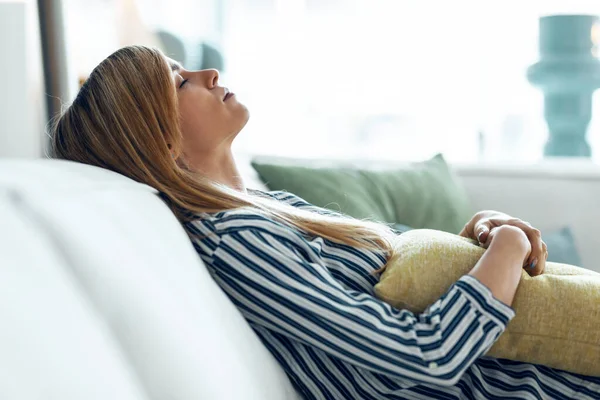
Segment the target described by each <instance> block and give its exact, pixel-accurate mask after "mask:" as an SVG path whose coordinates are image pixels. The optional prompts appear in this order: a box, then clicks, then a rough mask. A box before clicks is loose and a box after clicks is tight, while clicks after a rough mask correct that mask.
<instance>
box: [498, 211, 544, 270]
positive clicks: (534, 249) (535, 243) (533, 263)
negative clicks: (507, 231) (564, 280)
mask: <svg viewBox="0 0 600 400" xmlns="http://www.w3.org/2000/svg"><path fill="white" fill-rule="evenodd" d="M506 224H507V225H512V226H515V227H517V228H520V229H522V230H523V232H525V234H526V235H527V238H528V239H529V242H530V243H531V253H530V254H529V257H528V258H527V259H526V260H525V263H524V266H523V267H524V268H525V271H527V273H528V274H529V275H531V276H536V275H539V274H541V273H542V272H543V271H544V268H546V258H547V257H548V247H547V246H546V243H544V241H543V240H542V233H541V232H540V230H539V229H536V228H534V227H532V226H531V224H529V223H528V222H525V221H521V220H520V219H518V218H511V219H509V220H508V221H506Z"/></svg>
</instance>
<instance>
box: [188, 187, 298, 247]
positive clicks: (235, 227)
mask: <svg viewBox="0 0 600 400" xmlns="http://www.w3.org/2000/svg"><path fill="white" fill-rule="evenodd" d="M270 193H272V192H270ZM279 196H284V195H283V192H282V194H280V195H279ZM186 229H187V230H188V232H191V233H192V234H193V235H194V236H196V237H198V236H201V237H207V236H212V237H214V238H215V239H216V240H217V241H220V239H221V238H223V237H224V236H227V235H237V234H245V235H248V234H258V235H260V236H265V235H266V236H276V237H277V238H279V239H281V240H286V241H298V240H303V235H302V234H301V232H300V231H299V230H298V229H296V228H293V227H290V226H289V225H287V224H285V223H283V222H281V221H278V220H276V219H274V218H273V217H271V216H268V215H265V214H264V213H262V212H260V211H259V210H256V209H253V208H250V207H248V208H237V209H232V210H226V211H221V212H218V213H215V214H203V215H200V216H199V218H197V219H195V220H193V221H190V222H188V223H187V224H186Z"/></svg>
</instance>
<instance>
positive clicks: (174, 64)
mask: <svg viewBox="0 0 600 400" xmlns="http://www.w3.org/2000/svg"><path fill="white" fill-rule="evenodd" d="M170 64H171V71H172V72H178V71H179V70H180V69H181V64H179V63H178V62H176V61H171V62H170Z"/></svg>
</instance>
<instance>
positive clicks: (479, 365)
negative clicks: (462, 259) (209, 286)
mask: <svg viewBox="0 0 600 400" xmlns="http://www.w3.org/2000/svg"><path fill="white" fill-rule="evenodd" d="M252 193H253V194H255V195H259V196H268V197H271V198H273V199H275V200H277V201H281V202H285V203H288V204H290V205H292V206H294V207H299V208H303V209H308V210H312V211H315V212H324V210H323V209H320V208H317V207H315V206H313V205H311V204H309V203H307V202H306V201H304V200H303V199H301V198H299V197H297V196H295V195H293V194H290V193H286V192H261V191H252ZM185 228H186V230H187V232H188V234H189V235H190V237H191V239H192V242H193V244H194V247H195V248H196V250H197V252H198V253H199V255H200V256H201V258H202V260H203V261H204V263H205V264H206V266H207V268H208V269H209V271H210V273H211V275H212V277H213V278H214V279H215V280H216V282H217V283H218V284H219V285H220V286H221V288H222V289H223V290H224V291H225V293H226V294H227V295H228V296H229V298H230V299H231V300H232V301H233V302H234V303H235V305H236V306H237V307H238V308H239V309H240V311H241V312H242V314H243V315H244V317H245V318H246V320H247V321H248V322H249V323H250V325H251V326H252V328H253V329H254V331H255V332H256V333H257V334H258V336H259V337H260V338H261V340H262V341H263V343H264V344H265V345H266V347H267V348H268V349H269V351H270V352H271V353H272V354H273V355H274V356H275V358H276V359H277V360H278V362H279V363H280V364H281V366H282V367H283V368H284V369H285V371H286V373H287V375H288V376H289V378H290V380H291V382H292V383H293V385H294V386H295V388H296V389H297V390H298V392H299V393H301V394H302V395H303V397H304V398H306V399H600V378H592V377H586V376H582V375H577V374H573V373H568V372H565V371H559V370H556V369H551V368H548V367H544V366H539V365H533V364H526V363H520V362H515V361H509V360H502V359H495V358H491V357H486V356H483V355H484V354H485V353H486V351H487V350H488V349H489V348H490V347H491V346H492V344H493V343H494V342H495V340H496V339H497V338H498V337H499V335H501V334H502V332H503V331H504V330H505V328H506V325H507V323H508V322H509V321H510V320H511V319H512V318H513V317H514V311H513V310H512V309H511V308H510V307H508V306H507V305H505V304H504V303H502V302H500V301H499V300H497V299H496V298H494V297H493V295H492V293H491V292H490V290H489V289H488V288H487V287H486V286H484V285H483V284H482V283H480V282H479V281H478V280H477V279H476V278H474V277H472V276H469V275H466V276H463V277H462V278H460V279H459V280H458V281H457V282H456V283H455V284H454V285H452V286H451V287H450V289H449V290H448V291H447V292H446V293H445V294H444V295H443V296H442V297H441V298H440V299H438V300H437V301H436V302H435V303H433V304H432V305H431V306H430V307H429V308H428V309H427V310H425V312H423V313H422V314H418V315H417V314H413V313H411V312H409V311H407V310H399V309H395V308H393V307H391V306H390V305H388V304H386V303H383V302H382V301H380V300H378V299H377V298H375V297H374V296H373V286H374V285H375V284H376V283H377V277H376V276H375V275H374V274H372V272H373V271H374V270H376V269H378V268H380V267H382V266H383V265H384V264H385V257H384V256H383V254H382V253H378V252H376V251H371V250H363V249H358V248H355V247H352V246H347V245H342V244H338V243H335V242H332V241H329V240H326V239H324V238H321V237H315V236H311V235H307V234H306V233H303V232H301V231H299V230H297V229H294V228H290V227H289V226H287V225H284V224H283V223H281V222H278V221H274V220H272V219H269V218H267V217H265V216H262V215H260V214H259V213H256V212H253V211H252V210H246V209H239V210H228V211H223V212H219V213H214V214H206V213H205V214H200V215H198V216H197V219H195V220H193V221H191V222H189V223H187V224H186V225H185Z"/></svg>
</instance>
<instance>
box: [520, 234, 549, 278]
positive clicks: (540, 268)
mask: <svg viewBox="0 0 600 400" xmlns="http://www.w3.org/2000/svg"><path fill="white" fill-rule="evenodd" d="M547 260H548V246H546V243H544V241H542V256H541V257H540V258H539V261H538V262H537V264H536V265H535V266H534V267H533V268H529V269H527V268H525V270H526V271H527V273H528V274H529V275H530V276H537V275H541V274H543V273H544V270H545V269H546V261H547Z"/></svg>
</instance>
